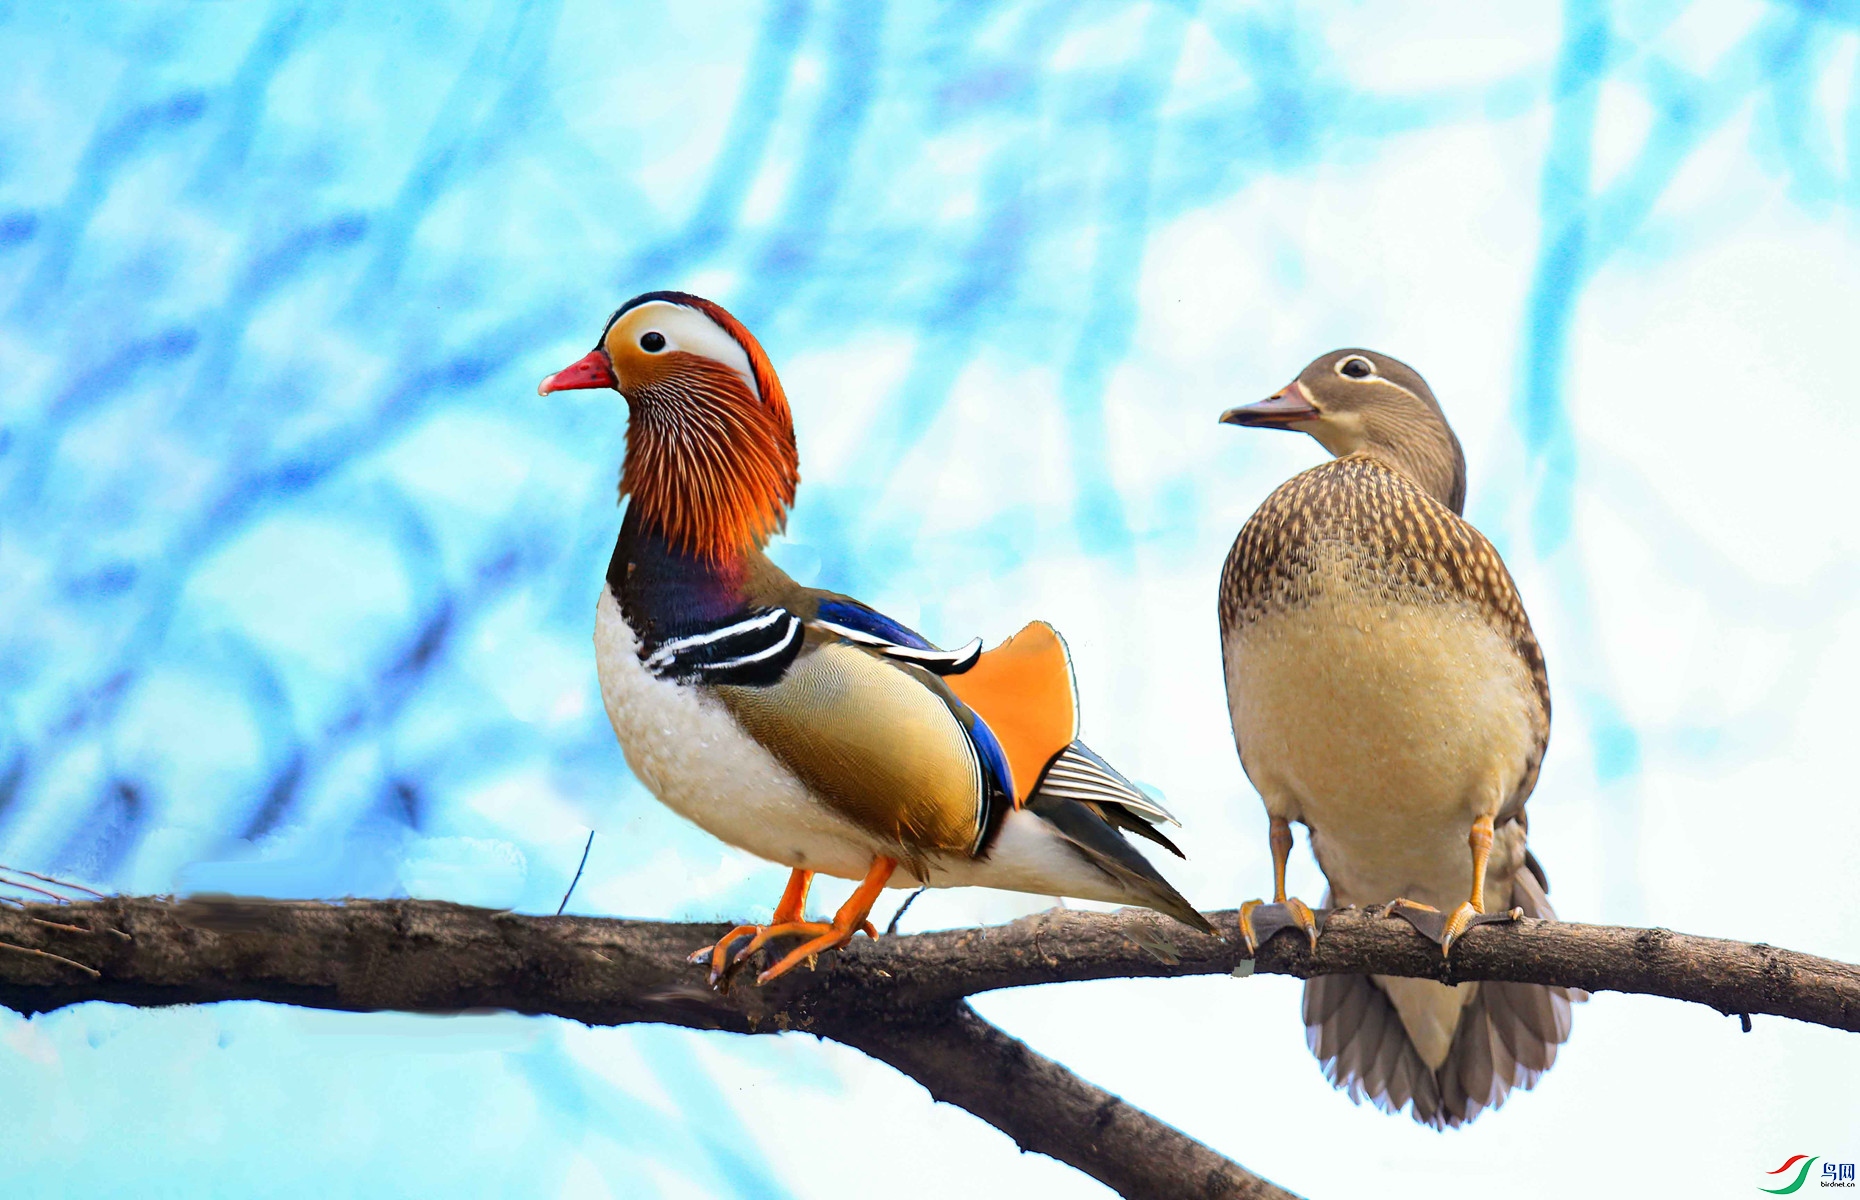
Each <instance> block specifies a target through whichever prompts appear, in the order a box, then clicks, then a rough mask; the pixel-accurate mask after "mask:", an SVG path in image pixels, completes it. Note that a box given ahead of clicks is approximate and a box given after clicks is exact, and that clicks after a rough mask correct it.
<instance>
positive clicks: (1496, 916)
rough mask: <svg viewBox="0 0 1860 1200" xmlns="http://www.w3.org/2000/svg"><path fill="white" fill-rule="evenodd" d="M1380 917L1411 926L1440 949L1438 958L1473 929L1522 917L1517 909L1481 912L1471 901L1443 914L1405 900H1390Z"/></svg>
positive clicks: (1446, 953) (1429, 905)
mask: <svg viewBox="0 0 1860 1200" xmlns="http://www.w3.org/2000/svg"><path fill="white" fill-rule="evenodd" d="M1382 915H1383V916H1386V917H1400V918H1401V919H1402V920H1404V921H1406V922H1408V924H1410V925H1412V926H1414V930H1415V932H1416V933H1418V934H1420V935H1421V936H1422V937H1424V938H1426V939H1427V940H1428V941H1430V942H1433V943H1435V944H1436V945H1438V946H1439V947H1440V956H1441V957H1442V958H1445V957H1447V955H1448V954H1450V953H1451V952H1452V950H1453V943H1454V942H1456V941H1458V940H1459V939H1460V935H1461V934H1463V933H1465V932H1466V931H1467V930H1468V929H1471V928H1472V927H1473V926H1475V925H1497V924H1502V923H1505V922H1509V921H1515V920H1517V919H1518V918H1520V917H1522V916H1523V915H1524V910H1523V909H1521V908H1514V909H1510V910H1508V911H1506V912H1497V913H1488V912H1482V911H1481V910H1480V908H1479V906H1478V905H1476V904H1474V903H1473V902H1472V901H1471V900H1467V901H1465V902H1464V903H1462V904H1461V905H1460V906H1459V907H1458V908H1456V909H1454V910H1453V911H1452V912H1450V913H1443V912H1441V911H1440V910H1439V909H1437V908H1435V907H1434V906H1433V905H1431V904H1422V903H1421V902H1420V901H1419V900H1409V899H1407V898H1406V897H1402V898H1400V899H1396V900H1391V901H1390V902H1389V905H1388V907H1387V908H1385V909H1384V910H1383V913H1382Z"/></svg>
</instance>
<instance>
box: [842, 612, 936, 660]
mask: <svg viewBox="0 0 1860 1200" xmlns="http://www.w3.org/2000/svg"><path fill="white" fill-rule="evenodd" d="M815 620H818V621H824V622H828V623H830V624H833V625H838V626H840V627H841V628H844V629H853V630H857V631H858V632H860V633H863V634H866V635H868V636H870V637H875V638H878V639H879V640H880V641H883V642H887V643H889V644H891V645H893V646H904V647H906V648H908V649H911V650H934V649H936V647H935V646H932V645H931V644H930V643H929V642H927V641H925V640H924V638H923V635H922V634H920V633H918V632H917V631H916V630H915V629H907V628H905V627H904V626H902V625H900V624H898V623H897V622H896V621H894V620H892V619H891V618H890V617H888V616H886V615H885V614H884V613H881V612H875V611H873V610H872V609H869V608H867V607H866V606H865V605H863V604H859V603H857V602H855V601H850V600H822V601H821V602H820V609H819V611H818V612H817V613H816V614H815Z"/></svg>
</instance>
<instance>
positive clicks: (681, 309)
mask: <svg viewBox="0 0 1860 1200" xmlns="http://www.w3.org/2000/svg"><path fill="white" fill-rule="evenodd" d="M619 323H620V324H622V325H624V326H625V327H626V330H627V336H628V337H630V338H632V339H633V342H634V344H635V345H638V344H639V341H640V339H641V338H644V337H645V336H646V335H647V334H649V333H656V334H658V335H659V336H660V337H662V338H664V339H665V344H664V345H662V346H660V347H659V348H658V349H657V350H651V351H648V353H651V354H667V353H670V352H672V351H674V350H683V351H685V352H686V353H688V354H696V355H699V356H700V357H703V358H708V359H711V360H712V361H714V362H719V363H722V364H723V365H724V366H726V367H728V368H730V369H731V370H732V371H735V372H736V373H737V374H738V375H740V376H741V377H742V380H743V382H744V383H746V384H748V385H749V391H750V394H751V395H753V396H758V397H759V396H761V395H762V389H761V388H760V387H758V386H757V385H756V373H755V370H754V369H753V368H752V367H751V366H750V365H749V352H748V351H747V350H744V349H743V344H742V343H741V342H739V341H737V340H736V339H735V338H734V337H731V336H730V333H729V331H728V330H726V329H725V328H724V327H723V326H721V325H719V324H717V322H715V321H713V320H711V319H710V317H708V316H707V315H705V314H704V313H702V312H699V311H698V310H697V309H695V308H686V307H685V306H684V305H682V304H673V303H672V302H670V301H669V300H649V301H647V302H646V303H644V304H642V305H640V306H639V307H638V308H633V309H629V310H627V312H626V313H625V314H624V315H622V316H621V318H620V322H619ZM640 348H641V349H645V347H644V346H641V347H640Z"/></svg>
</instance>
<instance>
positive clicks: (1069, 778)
mask: <svg viewBox="0 0 1860 1200" xmlns="http://www.w3.org/2000/svg"><path fill="white" fill-rule="evenodd" d="M1033 790H1034V793H1035V794H1038V795H1042V796H1051V797H1054V798H1055V799H1060V800H1084V801H1089V802H1091V803H1094V804H1116V805H1120V806H1121V807H1123V808H1126V809H1128V810H1129V811H1130V812H1132V813H1134V814H1135V815H1136V816H1139V817H1142V818H1143V819H1144V820H1145V821H1148V822H1149V823H1150V824H1152V825H1156V824H1160V823H1161V822H1164V821H1167V822H1168V823H1169V824H1171V825H1179V824H1181V822H1180V821H1177V820H1176V819H1175V818H1174V817H1173V816H1171V815H1170V813H1169V810H1168V809H1166V808H1164V807H1163V806H1162V805H1160V804H1158V803H1156V801H1154V800H1152V799H1150V798H1149V797H1148V796H1146V795H1144V794H1143V792H1142V790H1141V789H1140V788H1138V787H1137V785H1136V784H1134V783H1132V782H1130V780H1128V779H1125V778H1124V777H1123V775H1122V774H1121V773H1119V771H1118V769H1117V768H1116V767H1114V766H1112V765H1111V764H1110V763H1108V762H1106V761H1104V760H1103V759H1102V758H1099V757H1098V755H1097V753H1096V752H1095V751H1093V750H1092V749H1091V747H1089V746H1087V745H1086V744H1085V743H1084V742H1073V743H1072V744H1071V745H1070V746H1067V747H1066V748H1065V749H1064V750H1061V751H1060V752H1059V753H1058V754H1056V755H1054V756H1053V761H1052V762H1050V763H1048V764H1047V765H1046V770H1045V771H1044V772H1042V773H1041V775H1040V782H1039V783H1037V784H1035V785H1034V789H1033Z"/></svg>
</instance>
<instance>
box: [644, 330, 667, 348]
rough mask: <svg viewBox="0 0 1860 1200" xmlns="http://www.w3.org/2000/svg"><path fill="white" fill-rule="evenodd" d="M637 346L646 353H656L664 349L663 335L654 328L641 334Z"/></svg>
mask: <svg viewBox="0 0 1860 1200" xmlns="http://www.w3.org/2000/svg"><path fill="white" fill-rule="evenodd" d="M639 348H640V349H641V350H644V351H645V352H646V353H648V354H657V353H658V352H659V351H661V350H663V349H665V335H664V334H662V333H660V332H659V331H658V330H656V329H655V330H653V331H652V332H651V333H645V334H641V335H640V338H639Z"/></svg>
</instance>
